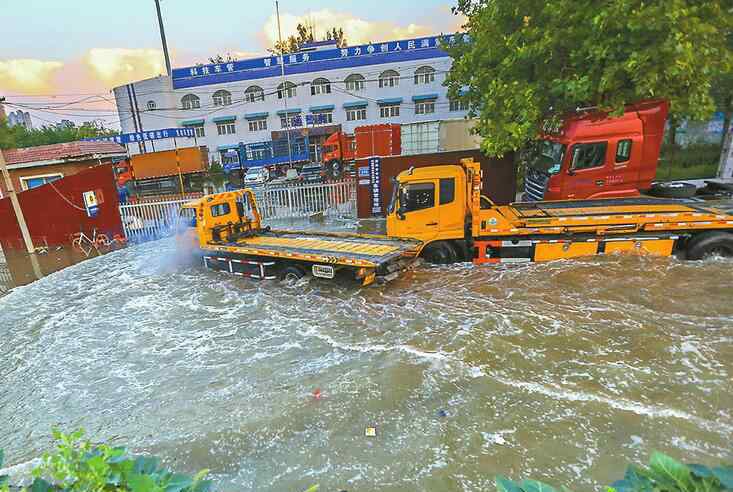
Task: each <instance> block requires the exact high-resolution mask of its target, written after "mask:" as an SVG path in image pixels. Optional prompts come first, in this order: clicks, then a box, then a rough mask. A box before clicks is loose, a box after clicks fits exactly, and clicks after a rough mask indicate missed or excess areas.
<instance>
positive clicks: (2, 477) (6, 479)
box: [0, 475, 10, 487]
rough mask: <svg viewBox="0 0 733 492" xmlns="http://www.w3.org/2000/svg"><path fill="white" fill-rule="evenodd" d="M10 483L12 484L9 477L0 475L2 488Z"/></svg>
mask: <svg viewBox="0 0 733 492" xmlns="http://www.w3.org/2000/svg"><path fill="white" fill-rule="evenodd" d="M8 482H10V477H9V476H8V475H0V487H2V486H3V485H5V484H6V483H8Z"/></svg>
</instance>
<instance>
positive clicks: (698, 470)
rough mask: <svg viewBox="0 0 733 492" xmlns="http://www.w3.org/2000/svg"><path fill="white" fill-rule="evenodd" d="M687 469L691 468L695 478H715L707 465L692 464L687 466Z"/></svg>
mask: <svg viewBox="0 0 733 492" xmlns="http://www.w3.org/2000/svg"><path fill="white" fill-rule="evenodd" d="M687 468H689V469H690V471H691V472H692V473H693V474H694V475H695V476H698V477H700V478H708V477H712V476H713V472H712V471H711V470H710V468H708V467H707V466H705V465H697V464H692V465H687Z"/></svg>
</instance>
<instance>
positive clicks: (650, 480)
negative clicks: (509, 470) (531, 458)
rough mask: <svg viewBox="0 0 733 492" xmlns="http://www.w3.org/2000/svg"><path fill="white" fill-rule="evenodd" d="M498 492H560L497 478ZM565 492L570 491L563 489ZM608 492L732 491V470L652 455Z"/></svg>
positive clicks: (539, 484) (542, 485) (632, 467)
mask: <svg viewBox="0 0 733 492" xmlns="http://www.w3.org/2000/svg"><path fill="white" fill-rule="evenodd" d="M496 489H497V490H498V492H557V489H555V488H553V487H551V486H549V485H547V484H545V483H542V482H539V481H537V480H524V481H522V482H515V481H513V480H510V479H508V478H506V477H503V476H501V475H499V476H497V477H496ZM560 490H561V491H562V492H569V491H568V489H567V488H565V487H562V488H561V489H560ZM607 490H608V491H609V492H723V491H728V490H733V467H730V466H717V467H715V468H708V467H706V466H704V465H684V464H682V463H680V462H679V461H676V460H675V459H673V458H670V457H669V456H667V455H666V454H663V453H653V454H652V457H651V459H650V460H649V466H647V467H643V466H636V465H629V467H628V468H627V470H626V474H625V475H624V478H623V479H621V480H617V481H616V482H614V483H612V484H611V486H610V487H609V488H608V489H607Z"/></svg>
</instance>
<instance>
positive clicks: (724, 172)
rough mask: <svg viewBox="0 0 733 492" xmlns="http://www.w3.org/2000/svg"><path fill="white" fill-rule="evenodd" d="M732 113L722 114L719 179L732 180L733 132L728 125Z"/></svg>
mask: <svg viewBox="0 0 733 492" xmlns="http://www.w3.org/2000/svg"><path fill="white" fill-rule="evenodd" d="M731 117H733V111H731V110H728V111H726V112H725V113H723V136H722V145H721V147H722V148H721V149H720V164H719V165H718V177H719V178H733V132H731V131H730V130H731V128H730V123H731Z"/></svg>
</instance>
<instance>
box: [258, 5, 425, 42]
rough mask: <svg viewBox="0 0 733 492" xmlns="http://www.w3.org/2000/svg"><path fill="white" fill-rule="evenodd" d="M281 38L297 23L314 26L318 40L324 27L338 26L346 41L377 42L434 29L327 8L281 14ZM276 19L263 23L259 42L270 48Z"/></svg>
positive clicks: (275, 30) (293, 32)
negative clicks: (303, 13) (369, 19)
mask: <svg viewBox="0 0 733 492" xmlns="http://www.w3.org/2000/svg"><path fill="white" fill-rule="evenodd" d="M280 23H281V26H282V34H283V39H284V38H286V37H287V36H290V35H293V34H295V33H296V32H297V30H296V27H297V25H298V24H299V23H301V24H306V25H314V26H315V35H316V38H317V39H322V38H323V36H324V35H325V31H326V29H330V28H332V27H334V26H335V27H340V28H342V29H343V30H344V37H346V41H347V42H348V43H349V44H362V43H369V42H379V41H386V40H391V39H402V38H412V37H418V36H427V35H430V34H435V28H433V27H432V26H428V25H423V24H413V23H411V24H407V25H399V24H396V23H394V22H391V21H368V20H365V19H361V18H359V17H356V16H354V15H353V14H350V13H348V12H335V11H333V10H330V9H322V10H315V11H312V12H309V13H308V14H306V15H302V16H297V15H294V14H289V13H282V14H280ZM277 39H278V36H277V18H276V17H275V15H272V16H270V18H269V19H268V20H267V21H266V22H265V26H264V28H263V32H262V39H261V40H262V42H263V43H264V44H265V45H266V46H268V47H270V46H273V45H274V44H275V41H277Z"/></svg>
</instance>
